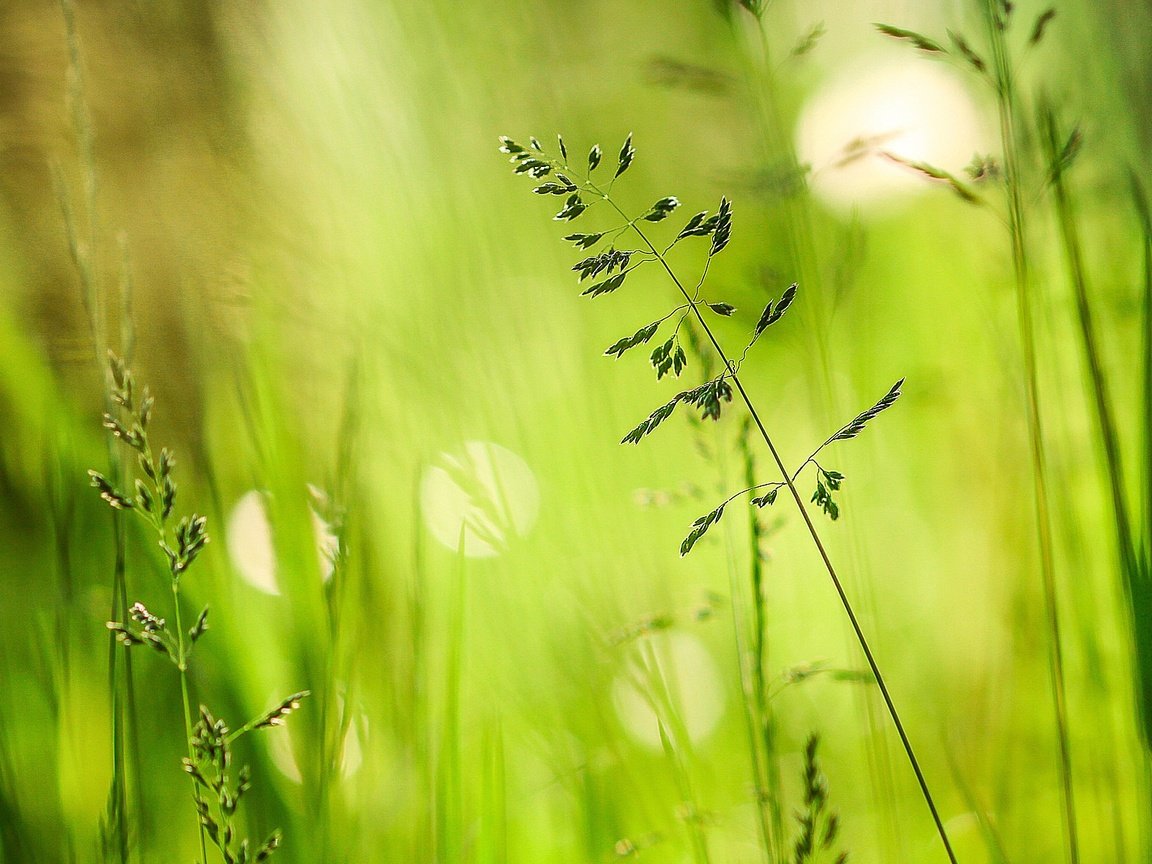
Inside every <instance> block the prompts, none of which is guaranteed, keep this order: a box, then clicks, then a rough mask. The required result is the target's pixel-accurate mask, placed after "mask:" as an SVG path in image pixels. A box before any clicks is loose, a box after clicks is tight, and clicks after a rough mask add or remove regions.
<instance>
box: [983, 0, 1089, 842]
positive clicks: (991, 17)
mask: <svg viewBox="0 0 1152 864" xmlns="http://www.w3.org/2000/svg"><path fill="white" fill-rule="evenodd" d="M984 12H985V20H986V23H987V26H988V34H989V38H988V41H989V44H990V45H991V46H992V55H993V75H994V81H995V88H996V104H997V109H998V113H999V120H1000V138H1001V146H1002V149H1003V152H1004V180H1005V185H1006V188H1007V191H1008V227H1009V234H1010V236H1011V242H1012V269H1013V274H1014V277H1015V284H1016V314H1017V321H1018V324H1019V327H1020V342H1021V347H1022V350H1023V355H1024V356H1023V360H1024V385H1025V403H1026V414H1027V422H1028V438H1029V445H1030V453H1031V461H1032V484H1033V487H1032V491H1033V502H1034V506H1035V510H1036V532H1037V540H1038V543H1039V551H1040V576H1041V588H1042V591H1043V595H1044V611H1045V618H1046V621H1047V624H1048V637H1049V639H1048V666H1049V674H1050V676H1051V679H1052V700H1053V710H1054V713H1055V720H1056V737H1057V741H1058V749H1059V759H1060V789H1061V796H1062V799H1063V820H1064V830H1065V834H1066V839H1067V843H1068V858H1069V861H1070V862H1071V864H1079V861H1080V850H1079V841H1078V839H1077V831H1076V801H1075V795H1074V792H1073V785H1072V758H1071V747H1070V745H1069V736H1068V712H1067V704H1066V696H1065V691H1064V657H1063V648H1062V644H1061V638H1060V618H1059V608H1058V604H1057V602H1056V565H1055V555H1054V552H1053V542H1052V523H1051V515H1050V513H1049V504H1048V501H1049V498H1048V474H1047V460H1046V459H1045V456H1044V430H1043V423H1042V419H1041V418H1042V414H1041V411H1040V384H1039V374H1038V372H1037V362H1036V356H1037V355H1036V333H1035V324H1034V322H1033V318H1032V301H1031V294H1030V284H1029V283H1030V280H1029V272H1028V271H1029V268H1028V254H1027V248H1026V245H1025V231H1024V202H1023V194H1022V191H1021V184H1020V162H1019V152H1020V143H1019V141H1018V138H1017V133H1016V90H1015V84H1014V82H1013V78H1012V68H1011V63H1010V62H1009V59H1008V51H1007V46H1006V45H1005V40H1004V31H1003V23H1002V21H1001V20H1000V18H999V14H998V11H997V9H996V3H995V0H985V4H984Z"/></svg>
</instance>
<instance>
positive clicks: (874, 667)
mask: <svg viewBox="0 0 1152 864" xmlns="http://www.w3.org/2000/svg"><path fill="white" fill-rule="evenodd" d="M592 188H593V189H594V190H595V187H592ZM595 191H597V192H599V190H595ZM600 194H601V195H603V198H604V200H605V201H607V202H608V203H609V204H610V205H611V206H612V207H613V208H614V209H615V210H616V212H617V213H619V214H620V215H621V216H622V217H623V218H624V219H625V220H627V221H628V224H630V225H631V226H632V230H633V231H635V232H636V234H637V235H638V236H639V237H640V240H641V241H642V242H643V243H644V245H645V246H647V247H648V249H649V250H651V252H652V254H653V255H655V256H656V259H657V260H658V261H659V262H660V265H661V266H662V267H663V268H664V271H665V272H666V273H667V274H668V277H669V278H670V279H671V280H672V282H673V284H674V285H675V286H676V287H677V288H678V289H679V291H680V293H681V294H682V295H683V296H684V299H685V301H686V302H687V303H688V304H689V305H690V306H691V307H692V312H693V314H694V315H695V316H696V320H697V322H698V323H699V324H700V327H701V328H702V329H703V331H704V333H705V334H706V335H707V336H708V341H709V342H711V343H712V347H713V348H714V349H715V351H716V353H717V355H718V356H719V357H720V361H721V362H722V363H723V364H724V368H725V369H726V370H728V371H727V372H726V374H727V376H728V377H729V378H730V379H731V381H732V383H733V384H734V385H735V386H736V390H737V391H738V392H739V393H740V398H741V400H742V401H743V402H744V406H745V407H746V408H747V410H748V413H749V415H750V416H751V417H752V422H753V423H754V424H755V425H756V429H757V430H758V431H759V433H760V437H761V438H762V439H763V440H764V444H765V445H766V446H767V447H768V452H769V453H770V454H771V455H772V461H773V462H775V463H776V467H777V469H778V470H779V472H780V476H781V477H782V478H783V481H784V485H785V486H787V487H788V492H789V493H790V494H791V496H792V500H793V501H794V502H795V503H796V509H797V510H798V511H799V512H800V516H801V518H802V519H803V520H804V525H805V526H806V528H807V529H808V535H809V537H811V538H812V542H813V544H814V545H815V546H816V551H817V552H818V553H819V555H820V560H821V561H822V562H823V564H824V569H825V570H826V571H827V573H828V577H829V578H830V579H831V580H832V585H833V587H835V589H836V594H837V595H838V596H839V598H840V603H841V605H842V606H843V608H844V612H845V614H847V616H848V621H849V622H850V623H851V625H852V631H853V633H854V634H855V636H856V641H857V642H858V643H859V645H860V648H861V650H862V651H863V653H864V658H865V659H866V660H867V662H868V667H869V669H871V671H872V675H873V677H874V678H875V679H876V684H877V686H878V687H879V689H880V695H881V696H882V697H883V699H884V704H885V706H886V707H887V709H888V715H889V716H890V717H891V718H892V724H893V725H894V726H895V727H896V733H897V735H899V737H900V743H901V744H902V745H903V747H904V753H905V755H906V756H907V757H908V762H909V764H910V765H911V767H912V773H913V774H915V775H916V781H917V783H918V784H919V785H920V792H921V793H922V795H923V796H924V802H925V803H926V804H927V805H928V810H929V812H930V813H931V814H932V821H933V822H934V823H935V824H936V832H937V834H939V835H940V840H941V842H942V843H943V844H944V850H945V852H946V853H947V854H948V860H949V861H951V862H952V864H958V862H957V860H956V854H955V853H954V852H953V850H952V844H951V842H950V841H949V839H948V832H947V831H946V830H945V828H944V822H943V820H942V819H941V818H940V813H939V811H938V810H937V808H936V802H935V801H934V799H933V798H932V792H931V790H930V789H929V788H928V781H927V780H926V779H925V777H924V772H923V771H922V770H921V768H920V760H918V759H917V758H916V751H915V750H914V749H913V747H912V742H911V741H910V740H909V738H908V734H907V732H905V731H904V724H903V722H901V720H900V714H899V712H898V711H897V710H896V705H895V703H894V702H893V701H892V696H891V694H890V693H889V692H888V685H887V684H886V683H885V681H884V676H883V675H882V674H881V672H880V666H879V665H878V664H877V662H876V658H875V656H874V655H873V653H872V648H871V646H870V645H869V644H868V639H867V637H866V636H865V635H864V630H863V628H862V627H861V626H860V622H859V620H858V619H857V618H856V612H855V610H854V609H853V608H852V603H851V601H850V600H849V599H848V595H847V593H846V592H845V591H844V586H843V584H842V583H841V581H840V577H839V576H838V575H837V574H836V568H835V567H834V566H833V564H832V559H831V558H830V557H829V556H828V551H827V550H826V549H825V548H824V543H823V541H822V540H821V539H820V535H819V533H818V532H817V531H816V526H815V525H814V524H813V522H812V518H811V516H809V514H808V509H807V508H806V507H805V506H804V499H803V497H802V496H801V495H800V492H799V490H797V488H796V484H795V483H793V481H792V476H791V475H790V474H789V473H788V469H787V467H785V465H784V460H783V459H781V458H780V454H779V452H778V451H777V450H776V445H775V444H774V443H773V442H772V438H771V436H769V434H768V430H767V429H766V428H765V426H764V422H763V421H762V420H761V419H760V415H759V413H758V412H757V411H756V407H755V406H754V405H753V404H752V399H751V398H750V397H749V396H748V392H747V391H746V390H745V389H744V385H743V383H742V382H741V381H740V377H739V375H738V374H737V373H736V372H735V371H733V370H734V369H735V366H734V364H733V363H732V361H731V360H730V359H729V358H728V355H727V353H725V351H724V349H723V348H722V347H720V343H719V341H717V339H716V336H715V334H714V333H713V332H712V329H711V328H710V327H709V326H708V322H707V321H706V320H705V318H704V315H703V313H701V311H700V308H699V306H698V304H696V303H693V302H692V296H691V295H690V294H689V293H688V290H687V289H686V288H685V287H684V284H683V283H682V282H681V281H680V279H679V277H678V276H677V275H676V274H675V272H674V271H673V270H672V268H671V267H670V266H669V264H668V261H667V259H666V258H665V257H664V255H663V254H662V253H661V252H660V251H659V250H657V248H656V247H655V246H654V245H653V244H652V242H651V241H650V240H649V239H648V237H647V235H646V234H644V232H643V231H642V230H641V229H640V228H639V227H637V226H636V224H635V220H632V219H629V217H628V214H626V213H625V212H624V211H623V210H621V209H620V208H619V206H617V204H616V202H615V201H613V200H612V199H611V198H610V197H608V196H607V195H605V194H603V193H600Z"/></svg>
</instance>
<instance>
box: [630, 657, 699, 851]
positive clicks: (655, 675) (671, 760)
mask: <svg viewBox="0 0 1152 864" xmlns="http://www.w3.org/2000/svg"><path fill="white" fill-rule="evenodd" d="M640 644H641V651H642V654H643V667H644V671H645V673H646V680H644V681H642V682H638V683H640V684H641V686H640V688H639V692H641V693H645V694H647V698H648V701H649V706H650V707H651V709H652V713H653V714H654V715H655V717H656V723H657V728H658V731H659V733H660V747H661V749H662V750H663V751H664V756H665V758H666V759H667V760H668V764H669V766H670V767H671V769H672V776H673V778H674V779H675V782H676V789H677V791H678V793H679V795H680V801H681V805H682V806H683V807H684V808H686V812H684V813H682V814H681V815H682V816H683V817H684V823H685V827H686V829H687V831H688V835H689V838H690V839H691V841H692V854H693V857H694V858H695V860H696V864H709V862H710V860H711V858H710V856H709V853H708V838H707V837H706V836H705V834H704V828H703V825H702V824H701V819H700V805H699V803H698V802H697V799H696V793H695V791H694V790H693V788H692V778H691V776H690V775H689V773H688V767H687V766H686V765H685V764H684V758H682V757H681V752H683V754H684V756H686V757H687V758H688V759H691V758H692V739H691V738H690V737H689V735H688V730H687V728H686V727H685V725H684V720H683V718H682V717H681V716H680V712H679V711H677V710H676V702H675V700H674V699H673V696H672V692H671V690H670V688H669V686H668V679H667V678H666V677H665V675H664V674H663V667H661V665H660V659H659V657H657V656H656V649H655V647H654V646H653V645H652V640H651V639H647V638H643V639H641V640H640ZM661 715H663V716H661ZM664 718H667V723H666V722H665V720H664ZM669 733H671V734H669Z"/></svg>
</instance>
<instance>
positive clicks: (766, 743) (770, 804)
mask: <svg viewBox="0 0 1152 864" xmlns="http://www.w3.org/2000/svg"><path fill="white" fill-rule="evenodd" d="M749 431H750V429H749V426H748V425H747V424H746V425H745V429H744V433H743V434H742V435H741V436H740V443H741V449H742V451H743V456H744V485H745V486H746V487H747V488H749V489H751V488H753V487H755V486H756V485H757V483H756V460H755V457H754V456H753V454H752V448H751V446H750V442H749V440H748V432H749ZM762 538H763V529H762V528H761V525H760V523H759V520H758V519H757V518H756V516H755V515H753V516H752V517H751V518H750V519H749V520H748V545H749V554H750V561H749V568H750V570H751V580H750V581H751V587H752V625H751V628H750V629H751V634H752V639H751V643H752V644H751V647H750V648H749V649H748V658H749V662H747V663H746V662H745V653H744V652H743V651H741V654H740V670H741V677H744V676H746V675H747V676H748V677H749V678H750V679H751V680H750V681H749V682H748V683H747V684H746V685H745V699H744V703H745V706H744V707H745V713H746V714H747V715H748V716H749V726H750V730H749V734H750V735H751V738H752V741H751V744H752V759H753V764H754V768H755V776H756V796H757V801H756V810H757V814H758V815H759V821H760V833H761V835H762V836H763V840H764V848H765V849H766V850H768V852H769V854H770V855H773V856H775V858H776V859H777V860H783V859H784V857H785V856H786V854H787V853H786V852H785V836H784V819H783V811H782V808H781V806H780V794H779V793H780V770H779V766H778V764H777V763H776V741H775V739H776V720H775V717H774V716H773V714H772V707H771V705H770V703H769V699H768V687H767V682H766V679H765V670H766V669H767V666H768V656H767V655H768V639H767V633H768V622H767V609H766V608H765V607H766V602H765V601H766V598H765V596H764V559H763V556H762V553H761V549H760V544H761V540H762ZM733 593H734V595H735V591H734V592H733ZM733 609H734V611H735V604H733ZM738 626H739V625H738ZM748 666H750V667H751V668H750V669H746V667H748Z"/></svg>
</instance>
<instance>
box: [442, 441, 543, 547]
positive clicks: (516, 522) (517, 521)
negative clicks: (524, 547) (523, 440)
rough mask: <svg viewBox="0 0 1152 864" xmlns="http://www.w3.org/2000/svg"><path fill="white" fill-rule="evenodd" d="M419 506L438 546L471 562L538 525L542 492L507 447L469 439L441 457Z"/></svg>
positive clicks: (523, 462)
mask: <svg viewBox="0 0 1152 864" xmlns="http://www.w3.org/2000/svg"><path fill="white" fill-rule="evenodd" d="M420 506H421V509H422V511H423V515H424V522H425V524H426V525H427V527H428V531H429V532H430V533H431V534H432V536H433V537H435V538H436V540H437V542H439V543H441V544H442V545H444V546H446V547H447V548H449V549H451V550H453V551H458V550H460V548H461V542H463V552H464V554H465V555H467V556H469V557H472V558H491V557H493V556H495V555H499V554H500V553H501V552H504V551H505V550H506V549H507V548H508V545H509V543H510V542H511V540H512V539H513V537H523V536H524V535H526V534H527V533H528V532H529V531H530V530H531V529H532V526H533V525H534V524H535V523H536V517H537V515H538V514H539V511H540V491H539V488H538V486H537V484H536V475H535V474H533V473H532V469H531V468H529V467H528V464H527V463H526V462H525V461H524V460H523V459H521V458H520V457H519V456H517V455H516V454H515V453H513V452H512V451H511V450H508V449H507V448H505V447H501V446H500V445H499V444H493V443H491V442H489V441H468V442H466V443H465V444H464V448H463V450H462V451H456V452H454V453H441V454H440V457H439V459H438V460H437V463H436V464H435V465H432V466H430V467H428V468H427V469H426V470H425V472H424V478H423V480H422V482H421V484H420Z"/></svg>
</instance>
